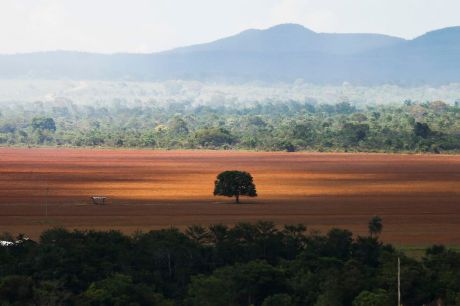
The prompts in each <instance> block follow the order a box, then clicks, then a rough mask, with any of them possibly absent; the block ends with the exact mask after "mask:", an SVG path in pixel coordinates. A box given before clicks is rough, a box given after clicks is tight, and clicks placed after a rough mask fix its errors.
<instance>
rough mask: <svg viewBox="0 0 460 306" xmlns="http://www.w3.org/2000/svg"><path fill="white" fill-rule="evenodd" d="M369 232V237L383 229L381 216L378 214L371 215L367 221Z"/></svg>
mask: <svg viewBox="0 0 460 306" xmlns="http://www.w3.org/2000/svg"><path fill="white" fill-rule="evenodd" d="M368 228H369V234H371V237H374V235H375V236H377V235H378V234H380V233H381V232H382V229H383V224H382V218H380V217H379V216H373V217H372V219H371V220H370V221H369V225H368Z"/></svg>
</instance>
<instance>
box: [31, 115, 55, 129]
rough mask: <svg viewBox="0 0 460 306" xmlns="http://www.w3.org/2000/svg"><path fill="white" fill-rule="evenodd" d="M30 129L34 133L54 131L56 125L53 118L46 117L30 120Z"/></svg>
mask: <svg viewBox="0 0 460 306" xmlns="http://www.w3.org/2000/svg"><path fill="white" fill-rule="evenodd" d="M32 128H33V129H34V131H51V132H54V131H56V124H55V123H54V120H53V118H48V117H34V118H33V119H32Z"/></svg>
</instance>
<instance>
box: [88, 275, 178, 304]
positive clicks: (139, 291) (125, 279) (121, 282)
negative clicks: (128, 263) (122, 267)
mask: <svg viewBox="0 0 460 306" xmlns="http://www.w3.org/2000/svg"><path fill="white" fill-rule="evenodd" d="M79 299H80V301H79V304H80V305H100V306H124V305H132V306H137V305H139V306H142V305H145V306H149V305H151V306H156V305H157V306H169V305H170V306H172V305H174V303H173V302H172V301H168V300H166V299H165V298H164V297H163V296H162V295H161V294H158V293H155V292H154V291H153V290H152V289H151V288H149V287H148V286H146V285H144V284H134V283H133V281H132V279H131V277H129V276H127V275H122V274H115V275H113V276H111V277H109V278H107V279H104V280H101V281H98V282H94V283H92V284H91V285H90V286H89V287H88V289H87V290H86V291H85V292H83V293H82V294H81V296H80V298H79Z"/></svg>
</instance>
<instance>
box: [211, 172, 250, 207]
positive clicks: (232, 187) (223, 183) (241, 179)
mask: <svg viewBox="0 0 460 306" xmlns="http://www.w3.org/2000/svg"><path fill="white" fill-rule="evenodd" d="M214 195H215V196H216V195H220V196H227V197H233V196H235V198H236V203H240V196H248V197H256V196H257V192H256V186H255V185H254V183H253V181H252V176H251V174H249V173H248V172H244V171H236V170H233V171H224V172H222V173H220V174H219V175H218V176H217V179H216V182H215V187H214Z"/></svg>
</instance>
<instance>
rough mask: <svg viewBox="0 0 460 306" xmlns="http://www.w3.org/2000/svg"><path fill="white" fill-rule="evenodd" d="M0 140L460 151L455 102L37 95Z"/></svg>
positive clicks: (1, 131)
mask: <svg viewBox="0 0 460 306" xmlns="http://www.w3.org/2000/svg"><path fill="white" fill-rule="evenodd" d="M0 145H8V146H72V147H110V148H115V147H136V148H150V149H203V148H204V149H223V150H229V149H232V150H260V151H289V152H293V151H320V152H321V151H324V152H328V151H329V152H347V151H348V152H357V151H360V152H431V153H449V152H453V153H455V152H459V151H460V102H458V101H457V102H456V103H455V104H448V103H445V102H442V101H432V102H414V101H411V100H405V101H403V102H401V103H399V104H398V103H393V104H375V105H372V104H367V105H361V104H360V105H355V104H353V103H351V102H350V101H342V102H340V103H336V104H327V103H316V102H314V101H313V102H312V101H303V102H299V101H295V100H291V101H285V102H270V101H268V102H263V103H262V102H254V103H248V104H237V103H235V104H232V103H223V104H222V105H218V104H213V105H196V104H194V103H192V102H190V101H189V102H187V101H185V102H177V101H174V102H171V103H166V104H145V103H142V104H139V105H135V104H134V105H133V104H130V103H126V101H124V100H122V99H119V100H115V101H114V102H113V103H110V104H108V105H101V104H97V103H95V104H93V105H91V104H89V105H82V104H76V103H74V102H72V101H71V100H69V99H60V100H58V101H57V102H55V103H44V102H40V101H37V102H35V103H28V104H20V103H18V104H14V105H10V106H7V107H2V109H1V111H0Z"/></svg>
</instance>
